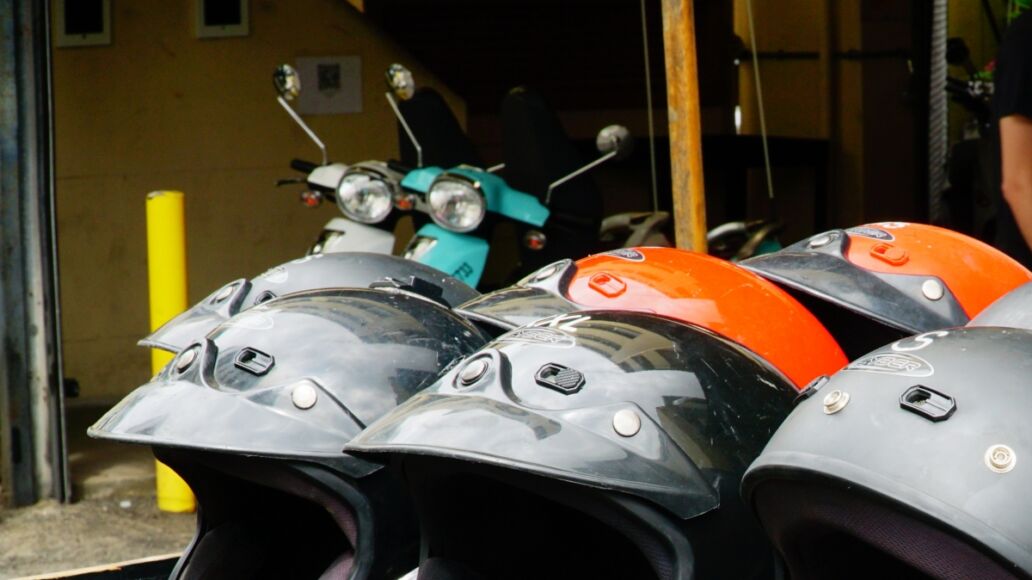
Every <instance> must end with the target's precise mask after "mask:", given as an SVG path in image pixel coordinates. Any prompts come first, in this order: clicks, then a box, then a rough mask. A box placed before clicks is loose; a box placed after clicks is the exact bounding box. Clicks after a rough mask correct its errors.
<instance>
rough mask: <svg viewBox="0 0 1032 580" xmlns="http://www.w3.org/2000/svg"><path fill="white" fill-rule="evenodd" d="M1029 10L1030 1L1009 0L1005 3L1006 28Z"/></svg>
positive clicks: (1031, 2)
mask: <svg viewBox="0 0 1032 580" xmlns="http://www.w3.org/2000/svg"><path fill="white" fill-rule="evenodd" d="M1029 8H1032V0H1010V1H1009V2H1008V3H1007V26H1010V25H1011V24H1013V23H1014V21H1015V20H1016V19H1017V18H1018V16H1021V15H1022V14H1024V13H1025V12H1026V11H1027V10H1028V9H1029Z"/></svg>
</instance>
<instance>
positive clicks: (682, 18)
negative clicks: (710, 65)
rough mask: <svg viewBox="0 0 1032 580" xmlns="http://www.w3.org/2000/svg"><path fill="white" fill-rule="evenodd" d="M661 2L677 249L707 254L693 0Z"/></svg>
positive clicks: (663, 0) (665, 0) (666, 0)
mask: <svg viewBox="0 0 1032 580" xmlns="http://www.w3.org/2000/svg"><path fill="white" fill-rule="evenodd" d="M660 1H661V2H662V3H663V47H664V52H665V54H666V83H667V109H668V111H669V114H668V116H669V122H670V168H671V173H672V176H671V177H672V181H671V183H672V185H673V196H674V236H675V239H676V241H677V247H678V248H685V249H691V250H695V251H697V252H705V251H706V193H705V191H704V188H703V181H702V121H701V116H700V114H699V66H698V61H697V59H696V56H695V11H694V7H693V6H692V1H693V0H660Z"/></svg>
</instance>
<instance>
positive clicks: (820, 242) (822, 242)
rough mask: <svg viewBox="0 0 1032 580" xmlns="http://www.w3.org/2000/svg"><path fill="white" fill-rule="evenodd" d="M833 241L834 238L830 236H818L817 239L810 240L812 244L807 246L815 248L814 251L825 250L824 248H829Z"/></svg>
mask: <svg viewBox="0 0 1032 580" xmlns="http://www.w3.org/2000/svg"><path fill="white" fill-rule="evenodd" d="M832 239H833V238H832V237H831V235H830V234H824V235H821V236H817V237H816V238H814V239H812V240H810V243H809V244H807V246H809V247H810V248H813V249H816V248H823V247H824V246H827V245H828V244H830V243H831V240H832Z"/></svg>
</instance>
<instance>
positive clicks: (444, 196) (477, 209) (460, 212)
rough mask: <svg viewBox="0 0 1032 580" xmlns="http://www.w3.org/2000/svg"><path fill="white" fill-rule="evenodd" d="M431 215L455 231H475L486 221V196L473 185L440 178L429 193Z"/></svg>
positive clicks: (445, 226) (442, 225) (446, 227)
mask: <svg viewBox="0 0 1032 580" xmlns="http://www.w3.org/2000/svg"><path fill="white" fill-rule="evenodd" d="M427 198H428V199H427V202H428V204H429V205H430V217H432V218H433V219H434V221H435V222H437V225H439V226H441V227H442V228H445V229H448V230H451V231H453V232H469V231H473V230H475V229H476V228H477V226H479V225H480V222H482V221H484V213H485V212H486V211H487V207H486V204H485V202H484V196H483V195H481V194H480V192H479V191H477V189H476V188H475V187H473V185H471V184H469V183H465V182H463V181H457V180H453V179H444V180H440V181H438V182H437V183H434V184H433V186H431V187H430V193H429V195H427Z"/></svg>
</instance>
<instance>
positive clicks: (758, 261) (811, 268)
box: [741, 222, 1032, 359]
mask: <svg viewBox="0 0 1032 580" xmlns="http://www.w3.org/2000/svg"><path fill="white" fill-rule="evenodd" d="M741 265H742V266H743V267H745V268H748V269H750V270H752V271H754V272H756V273H757V274H759V275H760V276H763V277H765V278H767V279H769V280H771V281H772V282H774V283H776V284H779V285H781V286H782V287H784V288H785V289H786V290H788V291H789V292H790V293H792V295H793V296H794V297H796V298H797V299H798V300H799V301H800V302H802V304H803V305H804V306H806V307H807V308H808V309H809V310H810V311H811V312H813V313H814V315H815V316H817V318H818V319H819V320H820V321H821V322H822V323H824V326H825V327H826V328H827V329H828V330H829V331H830V332H831V334H832V335H833V336H834V337H835V338H836V339H837V340H838V341H839V344H840V345H842V348H843V350H845V351H846V354H847V355H849V357H850V358H851V359H852V358H855V357H857V356H860V355H862V354H863V353H866V352H868V351H870V350H871V349H872V348H876V347H877V345H881V344H885V343H887V342H891V341H893V340H897V339H899V338H903V337H904V336H907V335H910V334H913V333H917V332H926V331H929V330H936V329H939V328H947V327H951V326H963V325H964V324H966V323H967V322H968V321H969V320H970V317H972V316H975V315H977V314H978V313H979V312H981V311H982V310H983V309H984V308H985V307H986V306H988V305H989V304H990V303H992V302H993V301H994V300H996V299H997V298H999V297H1000V296H1002V295H1004V294H1006V293H1007V292H1009V291H1011V290H1013V289H1014V288H1016V287H1017V286H1019V285H1021V284H1023V283H1025V282H1028V281H1029V280H1030V279H1032V274H1030V273H1029V271H1028V270H1026V269H1025V268H1024V267H1023V266H1021V265H1020V264H1018V263H1017V262H1015V261H1014V260H1012V259H1011V258H1009V257H1008V256H1006V255H1005V254H1003V253H1002V252H1000V251H999V250H997V249H995V248H992V247H990V246H988V245H986V244H984V243H982V242H980V241H978V240H976V239H974V238H971V237H968V236H965V235H963V234H959V233H957V232H953V231H950V230H946V229H943V228H939V227H935V226H930V225H925V224H915V223H904V222H884V223H876V224H868V225H863V226H858V227H854V228H849V229H846V230H832V231H828V232H824V233H820V234H817V235H815V236H812V237H810V238H808V239H806V240H803V241H801V242H798V243H796V244H793V245H791V246H788V247H786V248H784V249H783V250H781V251H778V252H774V253H772V254H766V255H763V256H757V257H754V258H750V259H748V260H744V261H742V262H741Z"/></svg>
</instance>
